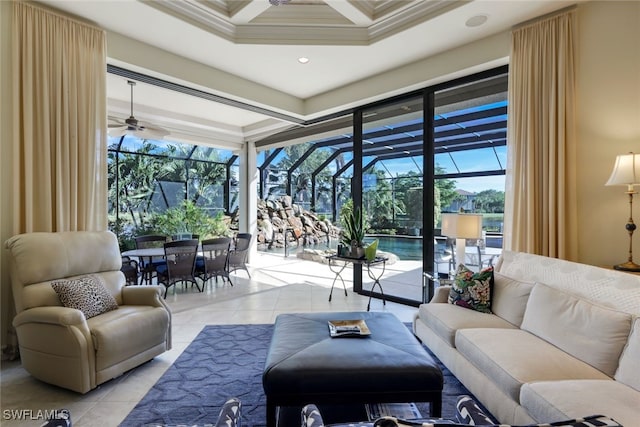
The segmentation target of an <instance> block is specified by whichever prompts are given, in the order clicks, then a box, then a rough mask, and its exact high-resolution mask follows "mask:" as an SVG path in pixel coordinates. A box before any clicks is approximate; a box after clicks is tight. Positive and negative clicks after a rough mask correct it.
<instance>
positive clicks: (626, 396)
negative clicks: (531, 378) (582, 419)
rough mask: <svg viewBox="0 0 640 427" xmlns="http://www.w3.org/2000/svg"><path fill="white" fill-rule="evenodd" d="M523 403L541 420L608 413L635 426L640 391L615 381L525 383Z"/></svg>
mask: <svg viewBox="0 0 640 427" xmlns="http://www.w3.org/2000/svg"><path fill="white" fill-rule="evenodd" d="M520 404H521V405H522V406H524V407H525V408H526V410H527V412H528V413H529V414H530V415H531V417H532V418H533V419H535V420H536V421H538V422H541V421H547V420H559V419H564V418H572V417H578V416H580V415H578V414H582V415H584V414H605V415H609V416H610V417H612V418H614V419H615V420H616V421H617V422H619V423H620V424H622V425H623V426H635V425H638V406H639V405H640V393H639V392H637V391H635V390H633V389H632V388H630V387H627V386H625V385H624V384H621V383H619V382H618V381H613V380H587V379H584V380H567V381H541V382H534V383H530V384H525V385H523V386H522V389H521V391H520ZM605 425H607V424H605Z"/></svg>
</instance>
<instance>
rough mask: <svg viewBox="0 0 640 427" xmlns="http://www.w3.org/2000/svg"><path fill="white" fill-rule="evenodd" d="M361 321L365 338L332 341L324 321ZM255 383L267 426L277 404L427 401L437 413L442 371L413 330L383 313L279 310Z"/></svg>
mask: <svg viewBox="0 0 640 427" xmlns="http://www.w3.org/2000/svg"><path fill="white" fill-rule="evenodd" d="M360 319H362V320H364V321H365V322H366V324H367V326H368V328H369V329H370V330H371V335H370V336H367V337H361V338H331V337H330V335H329V328H328V322H329V321H330V320H360ZM262 385H263V388H264V391H265V395H266V397H267V425H268V426H269V427H275V424H276V422H275V421H276V407H278V406H294V407H298V406H304V405H306V404H308V403H314V404H316V405H318V404H330V405H354V404H364V403H379V402H389V403H390V402H429V403H430V409H431V414H430V415H431V416H432V417H439V416H440V414H441V411H442V386H443V377H442V372H441V371H440V369H439V368H438V367H437V365H436V363H435V362H434V361H433V359H432V358H431V356H430V355H429V354H428V353H427V352H426V351H425V350H424V348H422V345H420V343H419V342H418V340H417V339H416V338H415V337H414V336H413V334H412V333H411V332H410V331H409V330H408V329H407V328H406V326H405V325H404V324H402V322H400V321H399V320H398V319H397V318H396V317H395V316H394V315H392V314H390V313H370V312H348V313H299V314H282V315H280V316H278V318H277V319H276V323H275V328H274V334H273V338H272V341H271V346H270V347H269V353H268V354H267V360H266V363H265V369H264V373H263V376H262Z"/></svg>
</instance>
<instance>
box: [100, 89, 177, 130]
mask: <svg viewBox="0 0 640 427" xmlns="http://www.w3.org/2000/svg"><path fill="white" fill-rule="evenodd" d="M127 84H128V85H129V86H131V115H130V116H129V117H128V118H127V119H125V120H122V119H114V118H111V121H113V122H115V123H114V124H111V125H109V136H116V137H117V136H123V135H133V136H137V137H138V138H146V139H162V138H164V137H165V136H167V135H169V131H168V130H166V129H163V128H161V127H157V126H149V125H148V124H146V123H144V122H141V121H139V120H138V119H136V118H135V117H134V115H133V87H134V86H135V85H136V82H134V81H131V80H128V81H127Z"/></svg>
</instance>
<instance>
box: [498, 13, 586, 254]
mask: <svg viewBox="0 0 640 427" xmlns="http://www.w3.org/2000/svg"><path fill="white" fill-rule="evenodd" d="M575 13H576V12H575V9H572V10H569V11H564V12H563V13H561V14H559V15H556V16H553V17H549V18H546V19H542V20H540V21H537V22H534V23H530V24H527V25H525V26H522V27H520V28H517V29H515V30H514V31H513V35H512V46H511V59H510V66H509V125H508V131H507V134H508V136H507V141H508V142H507V177H506V194H505V230H504V248H505V249H508V250H514V251H522V252H529V253H534V254H539V255H545V256H551V257H555V258H562V259H569V260H575V259H576V258H577V224H576V209H577V208H576V206H577V204H576V193H575V180H576V165H575V163H576V147H575V145H576V141H575V134H576V132H575V63H576V58H575V55H576V47H575V40H576V35H575V31H576V29H575V28H576V17H575Z"/></svg>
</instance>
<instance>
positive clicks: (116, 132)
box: [107, 126, 127, 137]
mask: <svg viewBox="0 0 640 427" xmlns="http://www.w3.org/2000/svg"><path fill="white" fill-rule="evenodd" d="M107 133H108V134H109V136H113V137H117V136H123V135H126V133H127V126H118V127H111V128H110V129H109V130H108V131H107Z"/></svg>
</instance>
